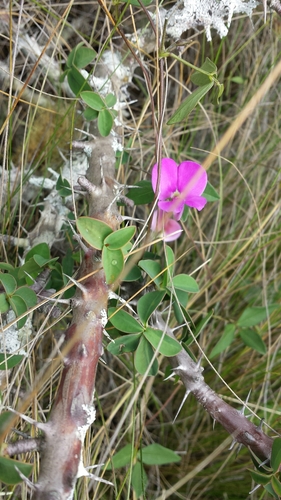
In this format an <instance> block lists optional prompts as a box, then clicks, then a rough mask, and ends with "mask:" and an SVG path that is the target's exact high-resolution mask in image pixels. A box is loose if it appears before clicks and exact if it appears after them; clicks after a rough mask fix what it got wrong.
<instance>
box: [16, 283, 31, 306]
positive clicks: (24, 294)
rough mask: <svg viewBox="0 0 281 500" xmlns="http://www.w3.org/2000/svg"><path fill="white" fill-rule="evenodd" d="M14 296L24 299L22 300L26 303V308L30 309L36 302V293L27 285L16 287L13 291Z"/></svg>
mask: <svg viewBox="0 0 281 500" xmlns="http://www.w3.org/2000/svg"><path fill="white" fill-rule="evenodd" d="M15 296H18V297H21V298H22V299H23V300H24V302H25V303H26V305H27V308H28V309H30V308H31V307H33V306H35V305H36V304H37V295H36V293H35V292H34V291H33V290H32V289H31V288H29V287H28V286H21V287H20V288H18V289H17V290H16V291H15V293H14V295H13V297H15Z"/></svg>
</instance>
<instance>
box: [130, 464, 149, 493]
mask: <svg viewBox="0 0 281 500" xmlns="http://www.w3.org/2000/svg"><path fill="white" fill-rule="evenodd" d="M147 484H148V479H147V475H146V473H145V470H144V468H143V466H142V464H141V463H140V462H136V463H135V465H134V467H133V470H132V487H133V489H134V492H135V494H136V497H137V498H139V497H140V496H142V495H144V494H145V490H146V487H147Z"/></svg>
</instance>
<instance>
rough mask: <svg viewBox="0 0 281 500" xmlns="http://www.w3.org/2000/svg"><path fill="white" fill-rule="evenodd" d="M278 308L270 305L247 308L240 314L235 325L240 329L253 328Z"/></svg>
mask: <svg viewBox="0 0 281 500" xmlns="http://www.w3.org/2000/svg"><path fill="white" fill-rule="evenodd" d="M279 308H280V306H279V305H277V304H272V305H271V306H268V307H247V308H246V309H245V310H244V311H243V313H242V314H241V316H240V318H239V320H238V322H237V325H238V326H242V327H249V326H255V325H258V324H259V323H262V322H263V321H265V320H266V319H267V317H268V316H269V315H270V314H271V313H272V312H273V311H275V310H276V309H279Z"/></svg>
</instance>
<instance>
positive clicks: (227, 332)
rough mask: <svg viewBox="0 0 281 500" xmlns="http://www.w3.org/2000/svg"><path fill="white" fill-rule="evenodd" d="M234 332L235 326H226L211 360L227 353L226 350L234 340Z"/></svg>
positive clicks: (213, 350) (212, 352)
mask: <svg viewBox="0 0 281 500" xmlns="http://www.w3.org/2000/svg"><path fill="white" fill-rule="evenodd" d="M234 332H235V325H226V327H225V329H224V332H223V334H222V336H221V338H220V339H219V341H218V343H217V344H216V345H215V347H214V348H213V349H212V351H211V354H210V356H209V358H210V359H212V358H214V357H215V356H217V355H218V354H220V353H221V352H223V351H225V349H226V348H227V347H228V346H229V345H230V344H231V343H232V341H233V339H234Z"/></svg>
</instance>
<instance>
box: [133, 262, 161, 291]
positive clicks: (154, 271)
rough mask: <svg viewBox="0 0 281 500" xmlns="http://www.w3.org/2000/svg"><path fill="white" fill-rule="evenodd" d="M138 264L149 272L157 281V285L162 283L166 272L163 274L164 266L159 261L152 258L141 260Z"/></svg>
mask: <svg viewBox="0 0 281 500" xmlns="http://www.w3.org/2000/svg"><path fill="white" fill-rule="evenodd" d="M138 265H139V267H140V268H141V269H143V270H144V271H145V272H146V274H148V276H149V277H150V278H151V279H152V280H153V281H154V282H155V283H156V285H157V286H160V285H161V283H162V281H163V277H164V273H162V274H161V271H162V267H161V265H160V263H159V262H158V261H156V260H150V259H148V260H140V261H139V263H138ZM158 275H159V276H158ZM156 276H157V278H156Z"/></svg>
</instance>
